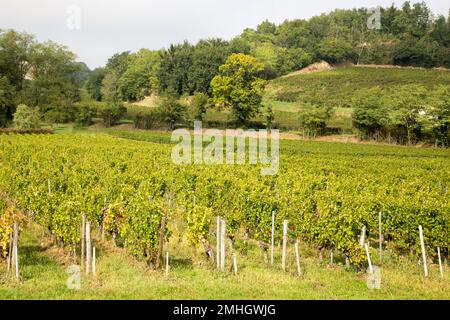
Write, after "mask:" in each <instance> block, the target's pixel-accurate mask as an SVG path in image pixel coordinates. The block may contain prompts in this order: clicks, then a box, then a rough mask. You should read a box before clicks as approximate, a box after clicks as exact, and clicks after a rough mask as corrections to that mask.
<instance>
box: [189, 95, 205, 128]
mask: <svg viewBox="0 0 450 320" xmlns="http://www.w3.org/2000/svg"><path fill="white" fill-rule="evenodd" d="M207 106H208V96H207V95H206V94H204V93H196V94H195V95H194V97H193V98H192V104H191V107H192V111H193V113H194V119H195V120H199V121H203V119H204V118H205V114H206V109H207Z"/></svg>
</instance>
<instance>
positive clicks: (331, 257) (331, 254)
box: [330, 249, 334, 265]
mask: <svg viewBox="0 0 450 320" xmlns="http://www.w3.org/2000/svg"><path fill="white" fill-rule="evenodd" d="M330 264H331V265H333V264H334V257H333V249H331V250H330Z"/></svg>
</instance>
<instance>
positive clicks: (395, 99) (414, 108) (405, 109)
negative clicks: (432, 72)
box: [387, 84, 427, 144]
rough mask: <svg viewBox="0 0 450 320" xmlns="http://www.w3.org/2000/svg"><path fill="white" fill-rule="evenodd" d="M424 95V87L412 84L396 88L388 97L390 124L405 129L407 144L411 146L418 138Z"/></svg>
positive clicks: (424, 107)
mask: <svg viewBox="0 0 450 320" xmlns="http://www.w3.org/2000/svg"><path fill="white" fill-rule="evenodd" d="M426 93H427V89H426V88H425V87H424V86H422V85H414V84H413V85H406V86H402V87H398V88H397V89H396V90H395V92H394V93H393V94H392V95H390V96H389V101H388V102H387V105H388V107H389V110H392V111H391V112H390V113H389V118H390V119H389V121H390V124H391V125H394V126H399V127H403V128H405V130H406V135H407V136H406V142H407V144H412V143H413V142H414V139H415V138H419V136H420V131H421V127H422V123H421V122H420V121H419V119H420V114H421V113H423V112H424V111H425V110H426V106H425V104H426V100H425V97H426Z"/></svg>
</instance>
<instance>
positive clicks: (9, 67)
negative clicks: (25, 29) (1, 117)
mask: <svg viewBox="0 0 450 320" xmlns="http://www.w3.org/2000/svg"><path fill="white" fill-rule="evenodd" d="M35 45H36V41H35V39H34V37H33V36H32V35H30V34H27V33H19V32H16V31H14V30H2V29H0V75H2V76H4V77H6V78H7V79H8V81H9V83H10V85H12V86H13V87H14V88H15V89H16V90H17V91H19V90H21V89H22V84H23V80H24V79H25V76H26V75H27V73H28V71H29V70H30V54H31V51H32V49H33V47H34V46H35Z"/></svg>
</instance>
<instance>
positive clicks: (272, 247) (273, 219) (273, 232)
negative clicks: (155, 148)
mask: <svg viewBox="0 0 450 320" xmlns="http://www.w3.org/2000/svg"><path fill="white" fill-rule="evenodd" d="M274 246H275V211H272V238H271V247H270V266H271V267H272V268H273V251H274Z"/></svg>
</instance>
